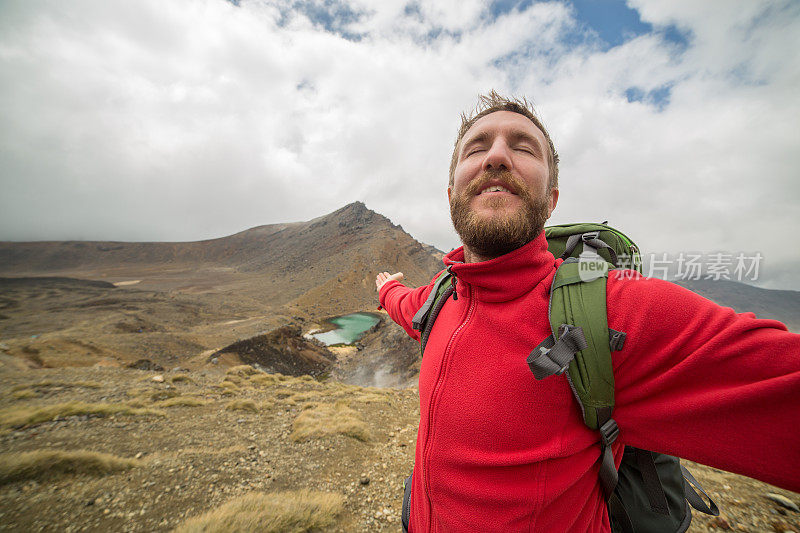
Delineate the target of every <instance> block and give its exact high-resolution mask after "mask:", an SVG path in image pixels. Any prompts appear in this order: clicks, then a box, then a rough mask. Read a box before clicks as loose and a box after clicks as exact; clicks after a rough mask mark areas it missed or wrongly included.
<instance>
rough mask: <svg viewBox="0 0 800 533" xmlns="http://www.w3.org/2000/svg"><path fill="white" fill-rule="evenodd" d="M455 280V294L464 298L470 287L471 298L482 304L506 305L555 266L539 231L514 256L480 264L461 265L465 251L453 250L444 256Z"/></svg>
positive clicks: (549, 274)
mask: <svg viewBox="0 0 800 533" xmlns="http://www.w3.org/2000/svg"><path fill="white" fill-rule="evenodd" d="M443 260H444V264H445V265H447V266H448V267H451V272H452V273H453V274H455V276H456V278H457V283H456V291H458V295H459V296H466V295H467V293H468V292H469V287H467V285H469V286H471V288H472V291H473V296H474V297H475V298H477V299H479V300H482V301H485V302H507V301H510V300H514V299H516V298H519V297H520V296H522V295H523V294H526V293H528V292H530V291H531V290H532V289H533V288H534V287H536V286H537V285H538V284H539V283H541V282H542V280H544V279H545V278H548V277H550V276H551V275H552V274H553V271H554V269H555V266H556V260H555V258H554V257H553V254H551V253H550V252H548V251H547V240H545V237H544V231H542V232H541V233H540V234H539V235H538V236H537V237H536V238H535V239H533V240H532V241H531V242H529V243H528V244H526V245H525V246H522V247H521V248H517V249H516V250H514V251H513V252H509V253H507V254H506V255H501V256H500V257H496V258H494V259H490V260H489V261H482V262H480V263H464V248H463V247H460V248H456V249H455V250H453V251H452V252H450V253H449V254H447V255H446V256H444V259H443Z"/></svg>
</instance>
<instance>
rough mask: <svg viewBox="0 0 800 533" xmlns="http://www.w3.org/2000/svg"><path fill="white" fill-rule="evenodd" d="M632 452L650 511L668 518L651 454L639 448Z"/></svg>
mask: <svg viewBox="0 0 800 533" xmlns="http://www.w3.org/2000/svg"><path fill="white" fill-rule="evenodd" d="M633 450H634V453H635V455H636V465H637V466H638V467H639V472H641V474H642V481H643V482H644V490H645V492H646V493H647V499H648V500H649V501H650V509H652V510H653V512H655V513H659V514H663V515H667V516H669V504H668V503H667V495H666V494H664V488H663V485H662V484H661V478H659V477H658V470H657V469H656V463H655V461H654V460H653V453H652V452H650V451H649V450H642V449H641V448H633Z"/></svg>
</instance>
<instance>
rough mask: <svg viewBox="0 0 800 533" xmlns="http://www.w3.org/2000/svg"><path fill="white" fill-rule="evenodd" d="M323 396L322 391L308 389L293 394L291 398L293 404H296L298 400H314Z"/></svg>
mask: <svg viewBox="0 0 800 533" xmlns="http://www.w3.org/2000/svg"><path fill="white" fill-rule="evenodd" d="M321 396H322V393H321V392H320V391H306V392H297V393H295V394H292V396H291V398H290V399H291V403H292V404H296V403H298V402H313V401H316V400H319V398H320V397H321Z"/></svg>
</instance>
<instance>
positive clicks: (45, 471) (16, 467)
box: [0, 450, 141, 485]
mask: <svg viewBox="0 0 800 533" xmlns="http://www.w3.org/2000/svg"><path fill="white" fill-rule="evenodd" d="M140 464H141V463H140V462H139V461H137V460H136V459H126V458H123V457H117V456H116V455H111V454H107V453H99V452H90V451H86V450H77V451H62V450H35V451H32V452H21V453H4V454H0V485H5V484H8V483H12V482H14V481H23V480H28V479H37V480H42V479H48V478H54V477H59V476H65V475H72V474H89V475H95V476H101V475H105V474H110V473H112V472H117V471H120V470H128V469H130V468H133V467H135V466H139V465H140Z"/></svg>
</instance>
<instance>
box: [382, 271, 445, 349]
mask: <svg viewBox="0 0 800 533" xmlns="http://www.w3.org/2000/svg"><path fill="white" fill-rule="evenodd" d="M432 288H433V286H432V285H426V286H424V287H419V288H417V289H410V288H408V287H406V286H405V285H403V284H402V283H400V282H399V281H395V280H392V281H389V282H387V283H386V284H385V285H384V286H383V287H381V290H380V292H379V293H378V299H379V300H380V303H381V307H383V308H384V309H386V312H387V313H389V316H390V317H391V318H392V320H394V321H395V322H397V323H398V324H399V325H401V326H402V327H403V329H404V330H406V333H408V335H409V336H410V337H411V338H412V339H414V340H415V341H417V342H419V338H420V333H419V332H418V331H416V330H415V329H413V328H412V327H411V321H412V320H413V318H414V315H415V314H416V313H417V310H418V309H419V308H420V307H422V304H424V303H425V300H426V299H427V298H428V295H429V294H430V292H431V290H432Z"/></svg>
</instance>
